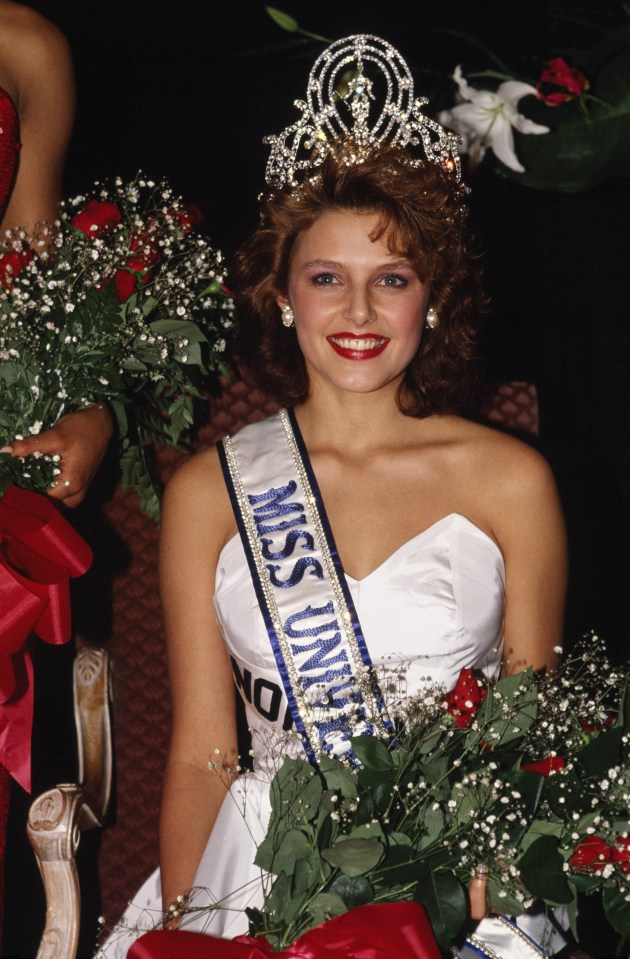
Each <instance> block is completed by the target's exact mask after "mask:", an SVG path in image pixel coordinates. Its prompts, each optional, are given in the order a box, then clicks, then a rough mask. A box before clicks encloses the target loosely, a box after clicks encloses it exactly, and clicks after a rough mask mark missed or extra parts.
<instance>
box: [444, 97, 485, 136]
mask: <svg viewBox="0 0 630 959" xmlns="http://www.w3.org/2000/svg"><path fill="white" fill-rule="evenodd" d="M491 123H492V113H491V112H490V111H488V110H485V109H483V108H482V107H479V106H478V105H477V104H476V103H460V104H459V106H456V107H453V109H452V110H451V124H450V125H451V126H452V127H453V129H454V130H456V131H457V132H458V133H460V132H461V131H462V130H466V131H468V132H472V133H477V134H479V135H480V136H484V135H485V134H486V133H487V131H488V127H489V126H490V124H491Z"/></svg>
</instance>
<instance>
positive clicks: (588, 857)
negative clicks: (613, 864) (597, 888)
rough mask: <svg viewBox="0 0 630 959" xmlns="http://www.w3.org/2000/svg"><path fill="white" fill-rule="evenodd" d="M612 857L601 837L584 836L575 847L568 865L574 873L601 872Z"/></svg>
mask: <svg viewBox="0 0 630 959" xmlns="http://www.w3.org/2000/svg"><path fill="white" fill-rule="evenodd" d="M612 855H613V851H612V849H611V848H610V846H609V845H608V843H607V842H606V840H605V839H602V838H601V836H586V837H585V838H584V839H582V840H580V842H579V843H578V844H577V846H576V847H575V850H574V852H573V854H572V855H571V857H570V859H569V865H570V866H571V868H572V869H575V871H576V872H601V871H602V869H603V868H604V866H606V865H607V863H609V862H610V861H611V859H612Z"/></svg>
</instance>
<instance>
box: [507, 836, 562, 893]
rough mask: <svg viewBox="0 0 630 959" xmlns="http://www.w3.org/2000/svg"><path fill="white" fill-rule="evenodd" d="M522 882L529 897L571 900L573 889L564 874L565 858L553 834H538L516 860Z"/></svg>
mask: <svg viewBox="0 0 630 959" xmlns="http://www.w3.org/2000/svg"><path fill="white" fill-rule="evenodd" d="M518 866H519V870H520V873H521V879H522V881H523V884H524V885H525V886H526V887H527V889H528V890H529V892H530V893H531V894H532V896H539V897H540V898H541V899H544V900H545V902H547V903H552V904H554V905H560V904H562V903H567V902H571V901H572V900H573V892H572V890H571V887H570V885H569V883H568V882H567V879H566V876H565V873H564V869H563V866H564V859H563V858H562V855H561V854H560V852H559V849H558V840H557V839H555V838H554V837H553V836H541V837H540V838H539V839H537V840H536V842H534V843H532V845H531V846H530V847H529V848H528V849H527V850H526V852H525V853H524V854H523V856H522V857H521V859H520V861H519V864H518Z"/></svg>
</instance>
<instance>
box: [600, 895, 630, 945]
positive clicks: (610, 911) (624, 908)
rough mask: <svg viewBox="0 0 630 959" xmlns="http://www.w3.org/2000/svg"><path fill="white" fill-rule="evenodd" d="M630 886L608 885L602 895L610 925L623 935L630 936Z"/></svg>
mask: <svg viewBox="0 0 630 959" xmlns="http://www.w3.org/2000/svg"><path fill="white" fill-rule="evenodd" d="M627 896H628V887H627V886H625V888H618V887H616V886H606V887H605V888H604V893H603V896H602V902H603V904H604V912H605V913H606V918H607V919H608V922H609V923H610V925H611V926H612V927H613V929H615V930H616V931H617V932H619V933H620V934H621V935H622V936H630V903H628V900H627V898H626V897H627Z"/></svg>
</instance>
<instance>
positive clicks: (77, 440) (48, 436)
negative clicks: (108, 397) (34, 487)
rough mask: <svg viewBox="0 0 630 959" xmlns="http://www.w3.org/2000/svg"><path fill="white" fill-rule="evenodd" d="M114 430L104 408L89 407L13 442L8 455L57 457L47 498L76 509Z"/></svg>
mask: <svg viewBox="0 0 630 959" xmlns="http://www.w3.org/2000/svg"><path fill="white" fill-rule="evenodd" d="M113 430H114V427H113V423H112V418H111V416H110V413H109V410H108V409H107V407H106V406H103V405H100V404H99V405H98V406H88V407H87V409H85V410H79V411H78V412H77V413H68V414H67V415H66V416H62V417H61V418H60V419H59V420H58V422H57V423H56V425H55V426H54V427H53V428H52V429H50V430H47V431H46V432H45V433H40V434H39V435H38V436H29V437H27V438H26V439H23V440H14V442H13V443H12V444H11V447H10V452H11V454H12V455H13V456H29V455H31V454H33V453H38V452H39V453H47V454H48V455H49V456H54V455H59V456H60V457H61V458H60V460H59V463H58V465H59V468H60V469H61V473H59V475H58V476H57V477H56V481H57V485H56V486H55V487H53V488H51V489H50V490H49V491H48V495H49V496H52V497H54V498H55V499H58V500H61V502H62V503H63V504H64V506H78V505H79V503H80V502H81V501H82V500H83V498H84V497H85V494H86V493H87V489H88V486H89V485H90V482H91V480H92V477H93V476H94V474H95V473H96V471H97V469H98V467H99V466H100V464H101V461H102V459H103V457H104V456H105V451H106V450H107V446H108V444H109V441H110V439H111V438H112V433H113Z"/></svg>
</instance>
